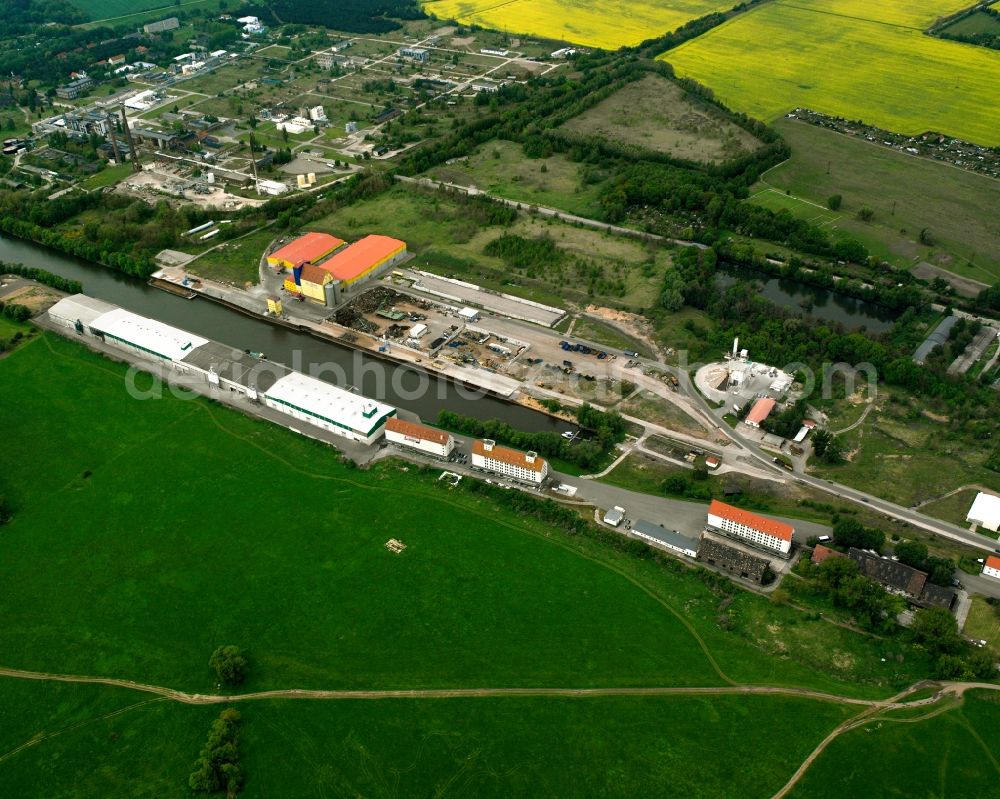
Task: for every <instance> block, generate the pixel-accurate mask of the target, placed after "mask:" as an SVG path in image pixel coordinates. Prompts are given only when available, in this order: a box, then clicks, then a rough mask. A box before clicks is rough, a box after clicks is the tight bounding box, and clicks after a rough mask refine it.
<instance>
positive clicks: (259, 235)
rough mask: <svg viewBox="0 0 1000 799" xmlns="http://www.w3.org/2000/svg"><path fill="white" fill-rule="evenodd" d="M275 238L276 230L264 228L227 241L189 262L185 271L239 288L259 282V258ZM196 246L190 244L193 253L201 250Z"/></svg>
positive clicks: (193, 243)
mask: <svg viewBox="0 0 1000 799" xmlns="http://www.w3.org/2000/svg"><path fill="white" fill-rule="evenodd" d="M277 236H278V232H277V231H275V230H273V229H272V228H270V227H266V228H264V229H262V230H258V231H255V232H253V233H250V234H249V235H246V236H242V237H240V238H238V239H233V240H232V241H227V242H225V243H223V244H222V245H221V246H220V247H218V249H213V250H211V251H210V252H206V253H205V254H204V255H202V256H200V257H198V258H196V259H195V260H194V261H191V263H190V264H189V265H188V267H187V268H188V271H190V272H191V273H192V274H195V275H198V276H199V277H203V278H207V279H208V280H220V281H223V282H226V283H233V284H234V285H237V286H241V287H242V286H243V284H244V283H247V282H249V283H252V284H257V283H259V282H260V257H261V256H262V255H263V254H264V251H265V250H266V249H267V247H268V246H269V245H270V244H271V242H272V241H274V239H275V238H277ZM197 243H200V242H197ZM208 243H209V244H210V243H211V242H208ZM195 244H196V242H192V243H191V246H192V249H191V251H192V252H194V251H196V250H200V249H201V248H196V247H195Z"/></svg>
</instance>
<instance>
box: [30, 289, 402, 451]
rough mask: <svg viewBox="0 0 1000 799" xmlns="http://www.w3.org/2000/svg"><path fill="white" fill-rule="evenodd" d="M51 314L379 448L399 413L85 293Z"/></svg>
mask: <svg viewBox="0 0 1000 799" xmlns="http://www.w3.org/2000/svg"><path fill="white" fill-rule="evenodd" d="M48 314H49V319H50V320H51V321H52V322H53V323H54V324H56V325H59V326H60V327H63V328H66V329H67V332H69V331H75V332H76V333H77V334H79V335H81V336H92V337H93V338H96V339H99V340H101V341H103V342H104V343H105V344H108V345H111V346H113V347H116V348H118V349H121V350H125V351H128V352H131V353H134V354H138V355H140V356H142V357H144V358H147V359H150V360H153V361H155V362H156V363H160V364H169V368H170V370H171V371H172V372H173V373H175V374H177V375H178V376H179V375H184V379H185V380H186V381H189V383H190V387H192V388H196V389H197V388H198V387H199V386H200V384H201V382H203V383H204V388H205V389H207V390H209V391H211V390H225V391H231V392H235V393H237V394H241V395H243V396H245V397H247V398H248V399H250V400H253V401H262V402H263V403H264V404H265V405H266V406H268V407H269V408H273V409H275V410H278V411H281V412H282V413H284V414H287V415H288V416H289V417H291V418H294V419H299V420H301V421H304V422H308V423H309V424H311V425H313V426H314V427H318V428H320V429H322V430H327V431H329V432H331V433H335V434H336V435H339V436H343V437H345V438H349V439H351V440H353V441H360V442H363V443H365V444H371V443H373V442H374V441H375V440H377V439H378V438H380V437H381V436H382V434H383V432H384V427H385V422H386V420H387V419H389V418H391V417H393V416H395V415H396V409H395V408H394V407H392V406H391V405H386V404H385V403H381V402H376V401H374V400H371V399H368V398H366V397H362V396H359V395H358V394H353V393H351V392H350V391H345V390H344V389H342V388H337V387H336V386H334V385H331V384H330V383H326V382H324V381H322V380H318V379H316V378H314V377H308V376H306V375H303V374H300V373H299V372H293V371H291V370H290V369H288V368H287V367H285V366H282V365H281V364H278V363H273V362H271V361H263V360H260V359H259V358H255V357H253V356H252V355H249V354H247V353H245V352H242V351H240V350H237V349H234V348H232V347H227V346H225V345H223V344H219V343H218V342H215V341H209V340H208V339H204V338H201V337H200V336H195V335H193V334H192V333H188V332H187V331H185V330H180V329H178V328H176V327H171V326H170V325H166V324H164V323H163V322H158V321H156V320H155V319H147V318H145V317H143V316H139V315H137V314H134V313H131V312H129V311H126V310H125V309H123V308H118V307H116V306H114V305H110V304H108V303H105V302H102V301H100V300H95V299H93V298H92V297H87V296H85V295H83V294H76V295H74V296H72V297H66V298H64V299H62V300H60V301H59V302H57V303H56V304H55V305H53V306H52V307H51V308H50V309H49V312H48ZM191 381H193V382H191Z"/></svg>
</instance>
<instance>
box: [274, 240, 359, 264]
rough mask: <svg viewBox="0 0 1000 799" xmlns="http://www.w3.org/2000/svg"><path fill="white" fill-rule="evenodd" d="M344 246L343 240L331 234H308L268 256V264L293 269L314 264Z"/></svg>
mask: <svg viewBox="0 0 1000 799" xmlns="http://www.w3.org/2000/svg"><path fill="white" fill-rule="evenodd" d="M343 245H344V240H343V239H338V238H337V237H336V236H331V235H330V234H329V233H306V234H305V235H303V236H299V237H298V238H297V239H295V240H294V241H290V242H289V243H288V244H286V245H285V246H284V247H282V248H281V249H279V250H276V251H275V252H273V253H271V254H270V255H269V256H267V262H268V263H269V264H270V265H271V266H282V267H284V268H286V269H292V268H293V267H296V266H299V265H300V264H303V263H308V264H314V263H316V262H317V261H320V260H322V259H323V258H326V256H328V255H329V254H330V253H332V252H335V251H336V250H337V249H338V248H340V247H342V246H343Z"/></svg>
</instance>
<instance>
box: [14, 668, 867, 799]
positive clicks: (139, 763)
mask: <svg viewBox="0 0 1000 799" xmlns="http://www.w3.org/2000/svg"><path fill="white" fill-rule="evenodd" d="M148 701H149V700H148V697H146V696H145V695H142V694H137V693H133V692H129V691H124V690H120V689H109V688H99V687H95V686H66V685H63V686H59V685H52V684H45V685H41V684H37V683H25V682H16V681H11V680H3V681H0V706H2V707H3V708H4V710H5V711H9V718H8V716H7V714H6V713H5V715H4V721H5V724H4V725H3V728H2V731H0V792H2V793H3V795H5V796H17V797H19V798H22V797H23V798H24V799H30V798H32V797H36V796H41V795H44V796H46V797H49V799H68V798H69V797H74V798H82V797H102V799H117V798H118V797H135V796H156V797H164V798H169V799H173V798H174V797H177V798H178V799H180V798H181V797H188V796H191V793H190V791H188V789H187V785H186V779H187V774H188V772H190V771H191V768H192V764H193V762H194V760H195V758H196V757H197V755H198V751H199V749H200V748H201V746H202V745H203V743H204V738H205V734H206V733H207V730H208V727H209V724H210V723H211V719H212V718H214V717H215V716H217V715H218V712H219V709H220V708H218V707H189V706H180V705H177V704H168V703H164V702H160V701H154V702H153V703H148ZM142 703H148V704H142ZM237 707H238V709H239V711H240V713H241V715H242V717H243V718H242V725H241V727H242V740H241V751H242V753H243V758H242V760H243V765H244V770H245V772H246V778H247V781H246V786H245V788H244V790H243V791H242V792H241V793H240V796H241V797H244V799H255V798H260V797H269V798H271V799H273V797H293V796H294V797H330V796H347V795H349V796H373V797H391V796H450V795H456V796H479V797H508V796H529V795H538V794H539V792H542V793H545V794H546V795H551V796H594V795H600V796H623V797H625V796H637V795H657V794H659V795H662V790H663V787H664V786H667V785H669V786H671V788H670V790H671V791H674V790H676V791H679V792H680V791H682V792H683V793H684V794H685V795H687V796H690V797H693V798H694V799H699V798H700V797H704V799H713V797H718V796H723V795H729V794H730V793H731V792H732V791H733V790H735V789H736V786H737V784H738V783H737V781H736V780H735V779H734V776H733V775H734V774H736V773H739V774H740V775H743V776H744V777H745V778H746V779H748V780H750V781H751V782H750V784H749V785H748V786H747V792H746V793H742V794H741V795H743V796H746V797H750V799H755V798H757V797H759V799H766V797H767V796H769V795H770V793H771V792H772V791H773V790H775V789H776V788H777V787H778V786H779V785H780V784H781V783H782V782H783V781H784V780H785V779H787V776H788V774H790V773H791V772H792V771H793V770H794V768H795V766H796V765H797V764H798V762H800V761H801V760H802V759H803V758H804V757H805V756H806V755H807V754H808V751H809V749H810V748H811V747H813V746H815V745H816V744H817V743H818V742H819V740H820V739H821V738H822V737H823V735H824V734H825V733H826V731H827V730H829V729H831V728H832V727H833V726H835V725H836V724H837V723H839V722H840V721H842V720H843V719H844V718H846V716H847V715H848V713H850V712H855V710H850V711H848V710H845V709H844V708H843V707H842V706H838V705H833V704H829V703H823V702H816V701H810V700H803V699H793V698H782V697H717V698H712V699H706V698H697V697H690V698H688V697H652V698H642V699H636V698H631V697H624V698H616V697H601V698H590V699H559V698H482V699H446V700H390V699H383V700H378V701H360V700H354V701H351V700H347V701H333V702H308V701H289V700H271V701H263V702H253V703H243V704H240V705H238V706H237ZM119 711H124V712H119ZM116 712H119V714H118V715H113V716H108V714H111V713H116ZM774 714H780V715H781V716H783V717H787V718H797V719H800V721H799V722H798V723H796V724H795V725H794V726H793V725H787V726H785V727H784V728H782V729H780V730H775V731H773V732H772V733H771V734H769V735H768V736H766V739H765V740H761V739H760V738H759V737H758V736H756V735H755V734H754V729H755V728H756V727H757V725H759V724H760V719H761V718H763V717H773V715H774ZM514 729H516V730H517V734H511V731H512V730H514ZM53 733H55V735H54V736H53V737H50V738H47V739H44V740H42V741H40V742H37V743H34V744H32V743H31V742H32V740H33V739H34V737H35V736H37V735H51V734H53ZM25 744H28V746H26V748H24V749H21V750H20V751H16V750H17V749H18V748H19V747H21V746H24V745H25ZM706 750H713V751H716V752H718V753H719V754H717V755H716V757H717V758H720V759H721V760H723V761H724V762H725V763H726V764H727V766H728V768H727V769H726V770H713V771H712V772H711V773H703V772H702V771H700V770H697V769H691V768H690V767H689V765H690V763H691V762H692V761H694V760H697V759H698V758H699V757H701V756H702V755H703V753H704V751H706ZM761 755H764V756H761ZM730 769H731V770H730ZM41 785H44V791H45V793H44V794H41V793H40V792H39V786H41Z"/></svg>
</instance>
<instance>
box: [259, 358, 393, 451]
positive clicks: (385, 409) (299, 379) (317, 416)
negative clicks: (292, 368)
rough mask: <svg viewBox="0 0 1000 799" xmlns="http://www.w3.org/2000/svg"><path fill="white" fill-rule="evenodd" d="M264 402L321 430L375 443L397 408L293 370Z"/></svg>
mask: <svg viewBox="0 0 1000 799" xmlns="http://www.w3.org/2000/svg"><path fill="white" fill-rule="evenodd" d="M263 400H264V404H265V405H266V406H268V407H269V408H274V409H275V410H276V411H281V412H282V413H286V414H288V415H289V416H291V417H293V418H295V419H301V420H302V421H304V422H308V423H309V424H311V425H314V426H315V427H318V428H320V429H322V430H328V431H329V432H331V433H336V434H337V435H340V436H344V437H345V438H350V439H352V440H354V441H360V442H362V443H364V444H372V443H374V442H375V441H377V440H378V439H379V438H381V437H382V434H383V433H384V432H385V422H386V420H387V419H389V418H390V417H392V416H395V415H396V409H395V408H394V407H392V406H391V405H386V404H384V403H381V402H376V401H375V400H371V399H368V398H367V397H362V396H360V395H358V394H352V393H351V392H350V391H345V390H344V389H342V388H338V387H337V386H334V385H331V384H330V383H327V382H325V381H323V380H318V379H317V378H315V377H309V376H308V375H304V374H301V373H299V372H292V373H291V374H288V375H286V376H285V377H283V378H281V379H280V380H278V381H277V382H276V383H275V384H274V385H273V386H271V387H270V388H269V389H268V390H267V391H266V392H264V395H263Z"/></svg>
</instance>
